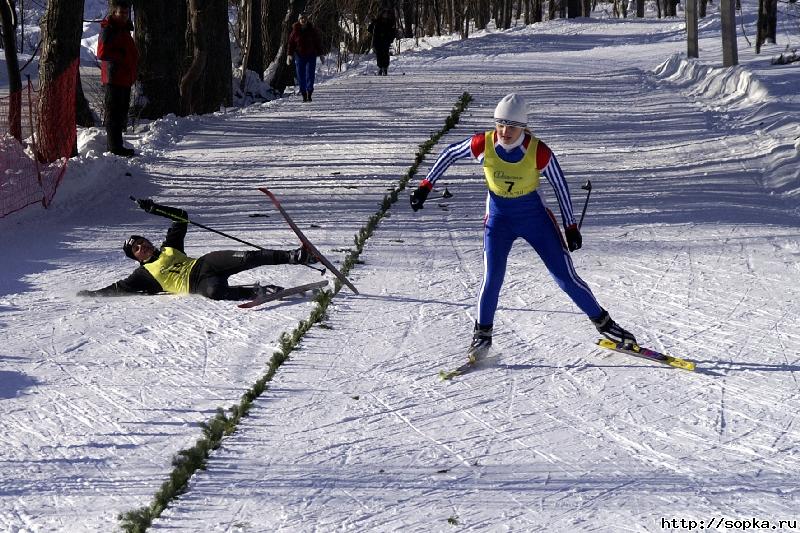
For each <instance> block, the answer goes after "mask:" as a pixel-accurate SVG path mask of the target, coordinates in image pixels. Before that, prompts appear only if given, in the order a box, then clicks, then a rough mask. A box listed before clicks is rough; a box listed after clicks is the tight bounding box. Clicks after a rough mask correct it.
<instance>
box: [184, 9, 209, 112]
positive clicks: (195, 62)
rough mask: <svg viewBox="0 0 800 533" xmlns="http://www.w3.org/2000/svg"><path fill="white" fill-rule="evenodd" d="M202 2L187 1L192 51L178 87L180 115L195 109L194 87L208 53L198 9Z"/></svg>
mask: <svg viewBox="0 0 800 533" xmlns="http://www.w3.org/2000/svg"><path fill="white" fill-rule="evenodd" d="M202 4H203V2H202V0H189V29H190V32H191V43H192V45H191V50H192V63H191V65H189V69H188V70H187V71H186V74H184V75H183V78H181V85H180V97H181V102H180V111H181V113H180V114H181V115H183V116H186V115H191V114H192V113H193V112H194V109H196V107H197V106H196V105H195V103H194V99H195V96H194V86H195V84H196V83H197V80H199V79H200V75H201V74H202V73H203V70H204V69H205V68H206V56H207V54H208V51H207V50H206V49H205V42H204V40H203V37H202V31H203V27H202V18H201V17H200V9H201V7H202Z"/></svg>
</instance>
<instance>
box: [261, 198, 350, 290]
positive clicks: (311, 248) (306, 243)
mask: <svg viewBox="0 0 800 533" xmlns="http://www.w3.org/2000/svg"><path fill="white" fill-rule="evenodd" d="M258 190H259V191H261V192H263V193H264V194H266V195H267V196H269V199H270V200H272V203H273V204H274V205H275V207H276V208H277V209H278V211H280V212H281V215H283V218H284V219H286V222H287V223H288V224H289V227H291V228H292V230H293V231H294V232H295V233H296V234H297V236H298V237H299V238H300V242H302V243H303V246H305V247H306V248H307V249H308V251H309V252H311V253H312V254H314V257H316V258H317V259H318V260H319V262H320V263H322V264H323V265H325V266H326V267H327V268H328V270H330V271H331V272H333V275H334V276H336V277H337V278H339V281H341V282H342V283H344V284H345V285H347V286H348V287H349V288H350V290H351V291H353V292H354V293H355V294H358V289H356V287H355V285H353V284H352V283H350V280H349V279H347V278H346V277H345V276H344V274H342V273H341V272H339V269H337V268H336V267H335V266H333V265H332V264H331V262H330V261H328V259H327V258H326V257H325V256H324V255H322V252H320V251H319V250H317V247H316V246H314V245H313V244H311V241H309V240H308V237H306V236H305V235H304V234H303V232H302V231H300V228H298V227H297V224H295V223H294V220H292V217H290V216H289V213H287V212H286V210H285V209H284V208H283V206H282V205H281V203H280V202H279V201H278V198H276V197H275V195H274V194H272V192H271V191H270V190H269V189H267V188H266V187H259V188H258Z"/></svg>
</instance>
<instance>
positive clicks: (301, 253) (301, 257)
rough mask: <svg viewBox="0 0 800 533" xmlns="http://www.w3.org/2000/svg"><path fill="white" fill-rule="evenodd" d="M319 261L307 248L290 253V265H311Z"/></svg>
mask: <svg viewBox="0 0 800 533" xmlns="http://www.w3.org/2000/svg"><path fill="white" fill-rule="evenodd" d="M317 261H318V260H317V258H316V257H315V256H314V254H312V253H311V252H309V251H308V249H307V248H306V247H305V246H303V247H301V248H298V249H297V250H291V251H290V252H289V264H290V265H310V264H312V263H316V262H317Z"/></svg>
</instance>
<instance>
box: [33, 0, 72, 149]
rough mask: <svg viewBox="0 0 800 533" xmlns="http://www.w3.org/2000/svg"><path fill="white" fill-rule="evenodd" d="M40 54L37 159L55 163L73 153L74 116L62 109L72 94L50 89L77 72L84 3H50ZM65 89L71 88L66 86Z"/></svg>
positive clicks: (62, 0) (43, 22) (61, 0)
mask: <svg viewBox="0 0 800 533" xmlns="http://www.w3.org/2000/svg"><path fill="white" fill-rule="evenodd" d="M40 26H41V31H42V52H41V56H40V60H39V110H38V111H39V121H38V124H37V133H38V146H37V149H38V151H39V157H40V158H41V159H43V160H44V161H55V160H57V159H60V158H62V157H67V156H69V155H71V153H75V152H76V149H77V145H76V144H75V143H76V141H77V130H76V127H75V117H74V112H73V113H72V117H71V120H69V119H70V117H69V116H66V117H65V115H64V108H65V107H71V105H72V104H73V103H74V101H75V95H74V94H69V95H67V94H62V93H60V92H58V91H53V90H52V89H53V88H55V87H56V82H58V81H61V77H62V76H63V75H67V76H68V79H69V81H71V82H72V81H74V80H75V78H74V77H73V76H74V74H72V75H71V76H70V75H69V74H68V70H69V69H70V68H77V60H78V58H79V57H80V45H81V35H82V34H83V0H50V1H49V2H48V3H47V7H46V8H45V11H44V15H42V19H41V22H40ZM65 85H66V86H67V87H69V86H70V85H74V84H65ZM64 139H69V140H72V143H73V146H72V147H71V152H70V151H69V150H64V149H63V146H64Z"/></svg>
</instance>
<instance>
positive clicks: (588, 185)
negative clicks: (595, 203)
mask: <svg viewBox="0 0 800 533" xmlns="http://www.w3.org/2000/svg"><path fill="white" fill-rule="evenodd" d="M581 189H583V190H584V191H587V192H586V200H585V201H584V202H583V211H581V219H580V221H578V229H581V226H583V217H585V216H586V208H587V207H589V197H590V196H591V195H592V180H586V183H584V184H583V185H582V186H581Z"/></svg>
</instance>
